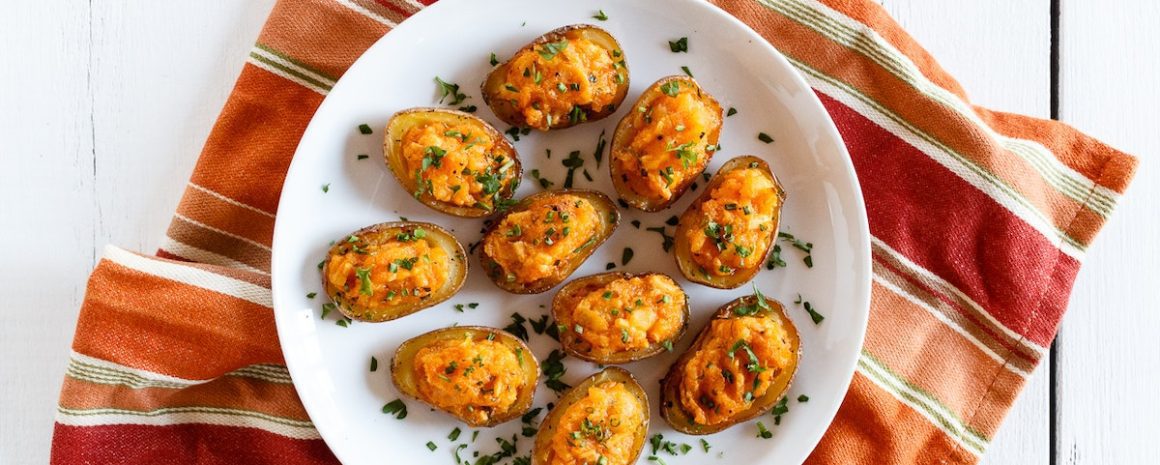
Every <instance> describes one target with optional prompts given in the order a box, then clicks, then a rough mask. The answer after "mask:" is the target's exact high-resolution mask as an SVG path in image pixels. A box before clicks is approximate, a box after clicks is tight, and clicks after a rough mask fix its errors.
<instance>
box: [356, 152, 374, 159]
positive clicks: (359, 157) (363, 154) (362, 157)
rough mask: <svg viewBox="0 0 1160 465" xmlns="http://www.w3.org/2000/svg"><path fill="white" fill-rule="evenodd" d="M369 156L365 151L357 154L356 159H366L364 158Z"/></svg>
mask: <svg viewBox="0 0 1160 465" xmlns="http://www.w3.org/2000/svg"><path fill="white" fill-rule="evenodd" d="M370 157H371V156H370V155H367V154H365V153H360V154H358V159H359V160H366V159H368V158H370Z"/></svg>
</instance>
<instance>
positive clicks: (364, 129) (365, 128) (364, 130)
mask: <svg viewBox="0 0 1160 465" xmlns="http://www.w3.org/2000/svg"><path fill="white" fill-rule="evenodd" d="M358 132H359V134H364V135H365V134H373V133H374V131H373V130H371V127H370V126H369V125H367V124H366V123H363V124H360V125H358Z"/></svg>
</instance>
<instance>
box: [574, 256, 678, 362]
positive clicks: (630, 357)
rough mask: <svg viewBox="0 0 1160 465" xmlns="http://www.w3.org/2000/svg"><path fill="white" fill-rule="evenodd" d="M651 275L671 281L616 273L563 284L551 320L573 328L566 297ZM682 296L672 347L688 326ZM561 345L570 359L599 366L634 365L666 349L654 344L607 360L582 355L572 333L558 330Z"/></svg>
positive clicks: (592, 276) (635, 274)
mask: <svg viewBox="0 0 1160 465" xmlns="http://www.w3.org/2000/svg"><path fill="white" fill-rule="evenodd" d="M652 275H662V276H665V277H666V278H669V279H672V278H671V277H669V276H667V275H664V274H662V273H655V272H649V273H625V272H615V271H612V272H607V273H600V274H594V275H591V276H585V277H583V278H578V279H575V280H573V281H572V282H569V283H568V284H565V285H564V287H562V288H560V290H559V291H557V292H556V295H555V297H554V298H553V299H552V319H553V320H555V321H556V324H558V325H563V326H564V327H568V328H570V327H572V324H573V323H572V319H571V310H572V309H570V308H565V307H566V304H565V303H564V302H565V301H566V300H568V298H569V297H570V296H571V295H573V294H577V293H580V292H584V291H586V290H588V289H590V288H595V287H600V286H603V285H605V284H607V283H609V282H612V281H615V280H617V279H631V278H644V277H648V276H652ZM675 282H676V281H675V280H674V283H675ZM677 286H678V287H680V284H678V285H677ZM681 293H682V294H684V291H683V290H682V292H681ZM684 297H685V304H684V305H683V306H682V309H681V327H680V329H679V330H678V331H677V333H676V334H674V335H673V337H672V338H671V339H669V341H670V342H671V343H672V344H676V343H677V341H679V340H681V338H682V337H684V335H685V331H686V330H687V329H688V327H689V296H688V295H687V294H686V295H684ZM560 345H561V346H563V348H564V352H567V353H568V355H571V356H573V357H576V358H578V359H581V360H587V361H589V362H593V363H599V364H602V365H617V364H622V363H629V362H635V361H638V360H643V359H646V358H649V357H652V356H655V355H657V354H660V353H661V352H663V351H665V350H666V349H665V347H664V345H663V344H661V343H656V344H652V345H650V346H649V347H646V348H644V349H641V350H635V351H629V352H620V353H616V354H613V355H610V356H608V357H599V356H594V355H592V354H590V353H587V352H582V351H580V350H578V349H577V347H576V342H575V333H574V332H572V331H561V333H560Z"/></svg>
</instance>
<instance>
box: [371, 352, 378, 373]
mask: <svg viewBox="0 0 1160 465" xmlns="http://www.w3.org/2000/svg"><path fill="white" fill-rule="evenodd" d="M371 371H379V359H377V358H375V357H374V356H373V355H372V356H371Z"/></svg>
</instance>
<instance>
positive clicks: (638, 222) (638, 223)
mask: <svg viewBox="0 0 1160 465" xmlns="http://www.w3.org/2000/svg"><path fill="white" fill-rule="evenodd" d="M625 208H628V207H625ZM630 223H632V227H634V228H636V229H640V220H632V221H630ZM662 231H663V230H662Z"/></svg>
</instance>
